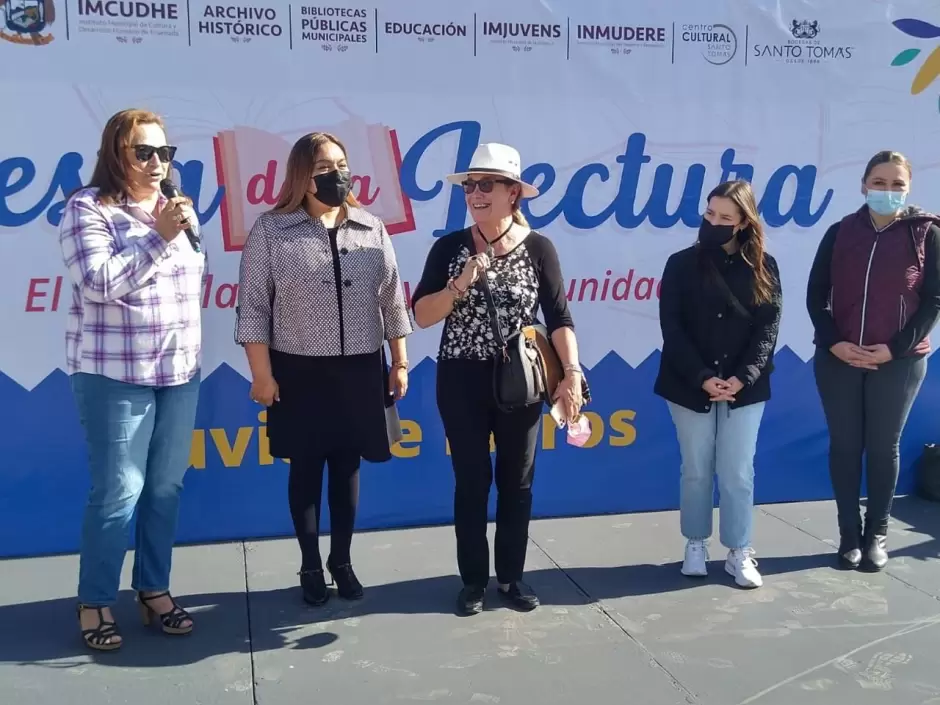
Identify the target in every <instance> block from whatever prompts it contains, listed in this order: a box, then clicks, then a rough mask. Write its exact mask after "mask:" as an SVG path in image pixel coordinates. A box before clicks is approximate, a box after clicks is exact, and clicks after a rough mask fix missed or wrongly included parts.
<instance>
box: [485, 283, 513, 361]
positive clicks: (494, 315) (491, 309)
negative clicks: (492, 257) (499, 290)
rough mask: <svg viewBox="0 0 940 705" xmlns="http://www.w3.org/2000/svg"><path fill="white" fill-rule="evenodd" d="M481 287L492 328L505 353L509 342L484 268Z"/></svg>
mask: <svg viewBox="0 0 940 705" xmlns="http://www.w3.org/2000/svg"><path fill="white" fill-rule="evenodd" d="M480 287H481V288H482V289H483V298H484V299H485V300H486V313H487V315H488V317H489V319H490V328H492V329H493V335H494V336H495V337H496V342H497V343H499V347H500V349H501V350H502V351H503V354H505V352H506V347H507V345H508V343H507V342H506V338H505V337H504V336H503V331H502V328H501V327H500V325H499V312H498V311H497V310H496V302H495V301H494V300H493V292H492V291H491V290H490V282H489V278H488V277H487V275H486V270H483V272H482V274H481V275H480Z"/></svg>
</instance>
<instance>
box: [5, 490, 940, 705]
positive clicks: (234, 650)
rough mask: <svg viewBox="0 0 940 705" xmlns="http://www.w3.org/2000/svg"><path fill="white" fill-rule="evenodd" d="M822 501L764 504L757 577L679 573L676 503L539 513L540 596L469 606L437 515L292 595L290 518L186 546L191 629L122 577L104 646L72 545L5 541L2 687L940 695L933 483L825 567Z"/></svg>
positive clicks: (244, 702) (110, 694)
mask: <svg viewBox="0 0 940 705" xmlns="http://www.w3.org/2000/svg"><path fill="white" fill-rule="evenodd" d="M834 515H835V510H834V507H833V506H832V504H831V503H828V502H821V503H810V504H791V505H774V506H763V507H761V508H759V509H758V510H757V517H756V523H755V548H756V549H757V551H758V555H757V558H758V561H759V563H760V569H761V571H762V573H763V574H764V577H765V584H764V587H763V588H761V589H759V590H742V589H739V588H737V587H735V586H734V584H733V581H732V580H731V578H730V576H728V575H726V574H725V573H724V570H723V559H724V553H725V552H724V550H723V549H722V548H721V547H720V546H719V545H718V544H717V541H716V542H713V545H712V559H713V561H712V563H711V565H710V576H709V577H708V578H707V579H697V580H696V579H689V578H685V577H683V576H681V575H680V574H679V570H678V568H679V559H680V558H681V552H682V545H683V544H682V539H681V538H680V537H679V536H678V517H677V516H676V514H675V513H673V512H664V513H651V514H632V515H625V516H604V517H589V518H578V519H556V520H546V521H538V522H535V523H533V526H532V529H531V542H530V545H529V559H528V571H529V572H528V581H529V582H530V583H531V584H532V586H533V587H534V588H535V589H536V590H537V592H538V593H539V595H540V597H541V599H542V603H543V606H542V607H541V608H540V609H539V610H537V611H535V612H533V613H529V614H521V613H518V612H515V611H512V610H510V609H507V608H505V607H503V606H501V605H500V604H499V603H498V602H497V600H495V599H491V600H490V601H489V602H488V605H487V611H486V612H484V613H483V614H481V615H478V616H475V617H471V618H460V617H457V616H455V615H454V614H453V612H452V606H453V602H454V597H455V595H456V592H457V590H458V589H459V581H458V579H457V577H456V574H455V564H454V545H453V529H452V527H439V528H428V529H416V530H407V531H389V532H377V533H369V534H360V535H358V536H357V537H356V540H355V543H354V547H353V553H354V560H355V565H356V568H357V571H358V573H359V576H360V578H361V579H362V582H363V583H364V584H365V585H366V590H367V594H366V598H365V599H364V600H362V601H361V602H358V603H344V602H342V601H340V600H338V599H336V598H335V597H334V599H333V600H331V601H330V603H329V604H328V605H327V606H325V607H322V608H311V607H307V606H306V605H304V604H303V603H302V602H300V599H299V594H298V590H297V588H296V584H297V583H296V581H297V576H296V572H297V561H298V554H297V550H296V547H295V544H294V542H293V540H272V541H258V542H245V543H241V542H238V543H228V544H217V545H210V546H186V547H181V548H179V549H177V551H176V553H175V564H174V591H175V592H176V593H177V594H178V595H179V597H180V602H181V603H182V604H183V605H184V606H186V607H187V608H189V609H190V610H191V611H192V612H193V614H194V617H195V619H196V621H197V630H196V632H194V633H193V634H192V635H191V636H189V637H183V638H179V637H167V636H164V635H162V634H161V633H159V632H158V631H157V630H155V629H144V628H143V626H142V625H141V623H140V621H139V618H138V615H137V611H136V609H135V605H134V603H133V597H132V595H131V593H130V592H126V593H122V597H121V604H120V605H119V606H118V608H117V609H116V614H117V616H118V618H119V620H120V622H121V625H122V627H123V632H124V637H125V645H124V648H123V649H122V650H121V651H120V652H117V653H111V654H94V653H91V652H89V651H87V650H86V649H85V648H84V646H83V645H82V642H81V640H80V638H79V636H78V629H77V622H76V618H75V613H74V598H73V597H72V594H73V592H74V587H75V576H76V569H77V559H76V557H74V556H61V557H50V558H38V559H28V560H10V561H0V692H2V696H0V702H3V703H11V704H14V703H15V705H39V704H42V705H46V704H52V703H55V704H56V705H61V704H62V703H66V704H68V705H86V704H88V705H92V704H94V705H99V704H100V705H109V704H111V703H134V705H150V704H151V703H153V705H157V704H158V703H160V704H161V705H162V704H164V703H173V704H174V705H190V704H206V705H208V704H215V703H219V704H223V703H224V704H226V705H227V704H229V703H231V704H233V705H234V704H237V705H253V704H254V703H259V704H261V705H281V704H282V703H283V704H285V705H288V704H290V705H293V704H295V703H322V702H333V703H342V704H343V705H358V704H360V703H363V704H365V703H368V704H370V705H372V704H375V703H404V702H431V703H492V704H499V705H509V704H510V703H512V704H515V703H518V704H519V705H532V704H534V703H539V704H540V705H542V704H545V705H548V704H550V703H566V704H570V703H585V705H587V704H588V703H590V704H591V705H605V704H607V703H611V704H613V703H624V702H630V703H641V704H642V705H673V704H676V703H708V704H709V705H745V704H747V703H760V704H761V705H784V704H787V705H790V704H791V703H793V702H799V703H800V705H816V704H817V703H818V704H820V705H821V704H823V703H825V704H826V705H840V704H842V703H846V704H848V703H851V704H852V705H866V704H867V703H885V702H892V703H894V705H906V704H908V703H911V704H914V703H916V704H918V705H927V704H928V703H936V704H938V705H940V648H937V644H940V603H938V598H940V561H938V560H937V554H938V548H937V546H938V545H937V540H936V538H935V537H936V536H938V531H940V505H934V504H928V503H925V502H921V501H918V500H913V499H900V500H898V501H897V503H896V508H895V519H894V521H893V523H892V525H891V534H890V537H889V548H890V549H891V553H892V561H891V564H890V567H889V569H888V570H887V571H885V572H884V573H881V574H876V575H871V574H864V573H859V572H841V571H838V570H835V569H834V567H833V558H834V549H833V543H834V540H835V538H836V537H835V528H834V527H835V523H834ZM716 518H717V517H716ZM716 528H717V521H716ZM491 535H492V529H491ZM324 544H325V545H324V548H326V545H327V544H328V538H325V539H324ZM324 555H326V551H324ZM130 562H131V561H130V556H129V557H128V560H127V562H126V564H125V568H126V570H125V581H124V585H125V587H126V586H127V585H129V578H128V576H127V575H126V571H127V569H129V567H130Z"/></svg>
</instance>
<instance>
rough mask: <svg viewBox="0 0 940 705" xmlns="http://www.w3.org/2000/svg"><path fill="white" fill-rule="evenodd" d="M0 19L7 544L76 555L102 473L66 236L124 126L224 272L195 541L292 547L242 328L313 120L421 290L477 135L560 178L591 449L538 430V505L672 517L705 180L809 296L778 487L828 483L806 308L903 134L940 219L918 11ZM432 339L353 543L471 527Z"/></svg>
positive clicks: (574, 10)
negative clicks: (81, 366) (274, 217)
mask: <svg viewBox="0 0 940 705" xmlns="http://www.w3.org/2000/svg"><path fill="white" fill-rule="evenodd" d="M0 21H2V26H0V66H3V69H2V72H0V90H2V95H3V106H4V110H2V111H0V261H2V262H3V264H4V267H5V274H4V276H3V277H2V278H0V315H2V331H3V334H2V338H0V555H3V556H16V555H30V554H41V553H49V552H62V551H73V550H75V549H76V548H77V546H78V538H79V533H80V525H81V518H82V512H83V508H84V501H85V497H86V493H87V490H88V484H89V482H88V476H87V470H86V460H85V451H84V444H83V439H82V434H81V429H80V427H79V425H78V421H77V417H76V412H75V408H74V404H73V401H72V397H71V393H70V389H69V382H68V378H67V376H66V374H65V373H64V372H63V371H62V368H63V367H64V362H65V359H64V355H65V343H64V330H65V318H66V309H67V306H68V301H69V298H70V291H69V281H68V278H67V273H66V271H65V269H64V267H63V265H62V261H61V255H60V251H59V246H58V229H57V226H58V224H59V220H60V217H61V211H62V205H63V198H64V194H66V193H68V192H70V191H71V190H72V189H73V188H75V187H77V186H79V185H80V184H81V183H82V182H83V180H85V179H87V178H88V177H89V176H90V174H91V170H92V168H93V165H94V161H95V154H96V150H97V148H98V140H99V137H100V132H101V129H102V127H103V125H104V123H105V121H106V119H107V118H108V117H109V116H110V115H111V114H113V113H114V112H116V111H118V110H120V109H123V108H126V107H143V108H148V109H152V110H154V111H157V112H159V113H160V114H162V115H164V116H166V119H167V121H168V126H169V130H170V139H171V141H172V142H173V143H174V144H177V145H179V152H178V154H177V159H178V161H177V163H176V165H175V166H176V168H177V170H178V178H179V179H180V180H181V183H182V188H183V190H184V191H185V192H186V193H188V194H189V195H191V196H192V197H193V199H194V201H195V202H196V205H197V210H198V212H199V216H200V219H201V221H202V223H203V230H204V233H205V237H204V239H205V248H206V250H207V251H208V253H209V258H210V269H211V276H210V278H209V282H208V287H207V290H206V292H205V298H204V311H205V338H204V340H205V355H204V358H205V369H204V380H205V381H204V384H203V388H202V395H201V400H200V406H199V412H198V420H197V428H196V430H195V432H194V434H193V439H192V452H191V456H190V462H191V465H192V467H191V469H190V471H189V473H188V475H187V478H186V489H185V492H184V500H183V508H182V516H181V522H180V529H179V539H180V540H181V541H202V540H215V539H232V538H240V537H258V536H274V535H285V534H290V533H291V532H292V529H291V523H290V518H289V514H288V509H287V490H286V478H287V470H288V466H287V464H285V463H284V462H282V461H280V460H274V459H272V458H271V456H270V455H269V453H268V449H267V440H266V435H265V413H264V411H263V410H262V409H261V408H260V407H259V406H258V405H256V404H253V403H252V402H251V401H250V400H249V399H248V387H249V383H248V381H247V377H248V368H247V364H246V361H245V357H244V353H243V351H242V350H241V349H240V348H239V347H238V346H236V345H235V344H234V343H233V327H234V303H235V299H236V291H237V287H236V285H237V275H238V264H239V257H240V250H241V248H242V245H243V243H244V241H245V236H246V233H247V231H248V230H249V229H250V227H251V225H252V223H253V221H254V219H255V218H256V217H257V215H258V214H259V213H261V212H262V211H263V210H264V209H266V208H268V207H269V206H270V205H271V204H272V203H273V200H274V198H275V195H276V193H277V190H278V188H279V186H280V183H281V179H282V178H283V174H284V165H285V162H286V158H287V154H288V151H289V149H290V146H291V144H292V143H293V141H294V140H295V139H296V138H297V137H299V136H300V135H302V134H304V133H306V132H309V131H312V130H329V131H332V132H334V133H336V134H337V135H339V136H340V137H341V138H342V139H343V140H345V141H346V143H347V145H348V147H349V151H350V162H351V166H352V168H353V170H354V172H355V174H356V193H357V195H358V196H359V198H360V200H362V201H363V202H364V203H365V204H367V206H368V207H369V208H370V209H371V210H372V212H374V213H375V214H377V215H379V216H380V217H382V218H383V219H384V220H385V222H386V223H387V225H388V229H389V232H390V233H392V235H393V242H394V245H395V249H396V252H397V255H398V258H399V261H400V264H401V270H402V274H403V278H404V281H405V286H406V289H407V291H406V293H410V291H412V290H413V289H414V286H415V284H416V282H417V279H418V277H419V276H420V272H421V269H422V265H423V263H424V258H425V255H426V253H427V251H428V249H429V247H430V246H431V244H432V243H433V241H434V239H435V238H436V237H439V236H440V235H442V234H444V233H446V232H448V231H451V230H454V229H457V228H460V227H463V226H464V225H465V223H467V222H469V221H468V215H467V212H466V208H465V206H464V201H463V196H462V194H461V193H460V191H459V190H458V189H457V188H452V187H450V186H449V185H446V184H445V183H444V182H443V181H442V179H443V177H444V175H445V174H447V173H449V172H452V171H455V170H459V169H461V168H464V167H465V166H466V165H467V164H468V162H469V158H470V155H471V153H472V152H473V150H474V148H475V147H476V146H477V144H478V143H479V142H481V141H501V142H507V143H509V144H512V145H514V146H515V147H517V148H518V149H519V150H520V152H521V154H522V157H523V162H524V166H525V175H526V176H527V177H528V178H530V179H533V180H534V182H535V183H536V184H538V185H539V186H540V188H541V189H542V195H541V196H540V197H539V198H537V199H535V200H534V201H532V202H530V203H529V204H528V210H527V215H528V217H529V219H530V221H531V222H532V224H533V226H534V227H536V228H538V229H539V230H540V231H542V232H543V233H545V234H546V235H547V236H549V237H550V238H551V239H552V240H553V241H554V243H555V245H556V247H557V248H558V251H559V253H560V256H561V261H562V265H563V270H564V275H565V277H566V278H567V280H568V282H569V289H568V294H569V298H570V300H571V305H572V308H573V313H574V316H575V320H576V324H577V331H578V339H579V343H580V346H581V351H582V356H583V361H584V363H585V364H586V366H587V367H588V370H589V371H588V375H589V378H590V381H591V383H592V386H593V389H594V391H595V396H596V399H595V401H594V403H593V404H592V405H591V407H590V411H589V414H590V418H591V421H592V423H593V428H594V435H593V437H592V438H591V440H590V442H589V444H588V446H589V447H587V448H584V449H577V448H574V447H571V446H568V445H567V444H566V442H565V437H564V434H563V433H560V432H558V431H556V430H554V429H553V428H552V424H551V422H550V421H549V420H548V417H547V416H546V422H545V424H544V426H543V429H542V431H543V432H542V435H541V438H540V441H539V446H540V454H539V457H538V463H537V471H536V481H535V511H536V513H537V514H538V515H539V516H558V515H577V514H593V513H603V512H632V511H642V510H656V509H672V508H676V507H677V504H678V473H679V456H678V448H677V445H676V441H675V434H674V431H673V427H672V424H671V422H670V419H669V414H668V412H667V409H666V406H665V404H664V403H663V402H662V401H661V400H660V399H658V398H657V397H655V396H654V395H653V393H652V385H653V380H654V378H655V375H656V371H657V367H658V363H659V356H660V352H659V348H660V346H661V336H660V331H659V324H658V320H657V301H658V293H659V278H660V273H661V271H662V268H663V264H664V262H665V259H666V257H667V256H668V255H669V254H670V253H672V252H674V251H676V250H678V249H681V248H683V247H685V246H687V245H688V244H690V243H691V242H692V241H693V240H694V237H695V232H696V228H697V225H698V223H699V222H700V219H701V213H702V212H703V210H704V200H705V195H706V194H707V193H708V191H709V190H710V189H711V188H712V187H713V186H714V185H715V184H717V183H719V182H720V181H722V180H725V179H728V178H736V177H743V178H747V179H751V180H752V181H753V183H754V186H755V188H756V191H757V193H758V196H759V198H760V208H761V213H762V216H763V218H764V220H765V221H766V224H767V226H768V235H769V249H770V251H771V252H772V253H773V254H774V255H775V256H776V257H777V259H778V261H779V263H780V267H781V270H782V276H783V279H784V292H785V296H784V299H785V300H784V314H783V322H782V326H781V331H780V340H779V350H778V360H777V369H776V372H775V373H774V376H773V390H774V398H773V400H772V402H771V403H770V404H769V406H768V408H767V412H766V416H765V420H764V424H763V427H762V429H761V434H760V441H759V447H758V453H757V461H756V462H757V480H756V493H757V500H758V501H759V502H781V501H793V500H810V499H820V498H828V497H830V493H831V491H830V486H829V480H828V474H827V464H826V454H827V436H826V431H825V425H824V423H823V417H822V412H821V408H820V404H819V401H818V398H817V395H816V390H815V385H814V379H813V371H812V364H811V356H812V352H813V346H812V330H811V327H810V324H809V320H808V317H807V315H806V311H805V304H804V297H805V282H806V276H807V272H808V270H809V267H810V263H811V261H812V258H813V255H814V253H815V250H816V246H817V243H818V241H819V238H820V237H821V236H822V234H823V232H824V231H825V229H826V228H827V227H828V226H829V225H830V224H831V223H833V222H835V221H836V220H838V219H839V218H841V217H842V216H843V215H845V214H846V213H848V212H851V211H853V210H855V209H857V208H858V207H859V206H860V205H861V203H862V196H861V194H860V192H859V187H860V178H861V174H862V169H863V166H864V164H865V162H866V161H867V160H868V158H869V157H870V156H871V155H872V154H873V153H874V152H876V151H878V150H881V149H895V150H900V151H902V152H904V153H906V154H907V155H908V156H909V157H910V158H911V160H912V161H913V164H914V179H913V193H912V199H911V200H912V201H913V202H915V203H917V204H919V205H921V206H923V207H925V208H927V209H928V210H933V211H937V210H940V202H938V199H940V195H938V194H940V175H938V173H937V167H938V165H940V139H938V137H940V109H938V108H940V104H938V94H940V81H935V79H936V77H937V74H938V73H940V9H936V8H933V9H931V8H930V7H929V4H928V3H924V2H916V1H910V2H884V1H882V0H877V1H876V0H825V1H823V0H817V1H814V2H810V1H805V2H801V1H799V0H749V1H748V2H742V1H741V0H723V1H722V0H710V1H709V2H707V3H704V2H700V1H698V0H643V1H642V2H640V1H639V0H637V1H635V2H630V3H624V2H621V1H620V0H592V2H590V3H583V2H578V1H577V0H556V2H553V3H540V2H536V0H518V1H517V2H512V3H507V2H502V1H498V0H481V1H480V2H476V3H470V4H458V3H442V2H432V1H431V0H411V2H408V3H401V2H393V1H392V0H371V2H364V3H361V4H360V3H357V2H349V1H348V0H335V2H331V3H327V4H310V5H308V4H303V3H288V2H287V0H268V2H266V3H260V2H259V3H251V2H250V1H249V0H242V1H237V0H220V2H219V3H210V2H208V1H207V0H190V1H188V2H182V1H181V0H172V1H171V0H166V1H160V0H153V1H152V2H131V1H130V0H119V1H115V0H0ZM439 336H440V328H439V327H438V328H435V329H432V330H424V331H418V332H416V334H415V335H414V336H412V337H411V338H410V339H409V342H408V346H409V357H410V359H411V361H412V363H413V365H414V368H413V370H412V373H411V390H410V393H409V395H408V397H407V398H406V399H405V400H404V402H403V403H402V405H401V414H402V417H403V419H404V427H405V439H404V440H403V441H402V442H401V443H400V444H399V445H398V446H397V447H396V449H395V456H396V457H395V459H394V460H393V461H392V462H390V463H387V464H383V465H374V466H366V467H364V469H363V479H362V498H361V509H360V514H359V519H358V526H359V527H361V528H377V527H395V526H406V525H418V524H427V523H446V522H450V521H451V518H452V491H453V480H452V474H451V470H450V459H449V457H448V455H447V446H446V442H445V439H444V435H443V431H442V428H441V424H440V421H439V419H438V415H437V411H436V407H435V395H434V377H435V357H436V351H437V343H438V339H439ZM938 401H940V371H937V369H935V367H933V366H932V367H931V369H930V372H929V374H928V378H927V382H926V384H925V386H924V389H923V392H922V394H921V396H920V398H919V400H918V401H917V404H916V406H915V408H914V411H913V414H912V416H911V419H910V423H909V426H908V429H907V432H906V434H905V436H904V442H903V448H902V463H903V471H902V477H901V482H900V488H899V490H900V491H901V492H907V491H909V490H910V489H911V480H912V472H911V468H912V465H913V463H914V462H915V461H916V459H917V456H918V455H919V451H920V448H921V447H922V445H923V444H924V443H928V442H933V441H935V440H937V439H938V436H940V423H938V421H937V413H936V412H937V409H938ZM324 403H329V400H324ZM494 494H495V490H494ZM324 504H325V503H324ZM833 520H834V519H833ZM323 521H324V524H323V526H324V528H326V527H328V521H329V517H328V513H327V514H326V515H325V516H324V520H323ZM676 531H677V532H678V526H676ZM755 540H756V542H757V545H758V546H759V544H760V536H757V537H756V539H755Z"/></svg>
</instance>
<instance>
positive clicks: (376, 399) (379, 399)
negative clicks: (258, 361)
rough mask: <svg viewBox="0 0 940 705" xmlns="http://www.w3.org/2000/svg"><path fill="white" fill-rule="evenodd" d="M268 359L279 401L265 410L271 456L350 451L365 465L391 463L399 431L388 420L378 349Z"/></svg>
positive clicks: (389, 400)
mask: <svg viewBox="0 0 940 705" xmlns="http://www.w3.org/2000/svg"><path fill="white" fill-rule="evenodd" d="M270 354H271V372H272V373H273V375H274V379H275V380H276V381H277V384H278V388H279V390H280V398H281V400H280V401H276V402H274V405H273V406H271V407H270V408H268V440H269V443H270V451H271V455H273V456H274V457H275V458H298V457H304V456H309V455H317V456H326V455H329V454H330V453H332V452H336V451H344V452H349V451H354V452H358V453H359V456H360V457H361V458H363V459H364V460H366V461H368V462H370V463H381V462H385V461H388V460H391V458H392V453H391V444H393V443H394V442H395V441H396V440H398V439H399V438H400V429H397V428H392V427H393V426H394V421H391V422H390V420H389V419H390V418H391V419H397V415H396V413H395V411H396V410H395V407H394V397H392V395H391V394H389V392H388V379H389V375H388V367H387V366H386V363H385V350H384V348H380V349H379V350H377V351H375V352H374V353H370V354H368V355H345V356H343V355H337V356H322V357H314V356H308V355H290V354H287V353H283V352H279V351H277V350H273V349H272V350H271V351H270ZM396 431H398V433H396Z"/></svg>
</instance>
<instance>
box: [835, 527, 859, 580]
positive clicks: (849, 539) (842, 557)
mask: <svg viewBox="0 0 940 705" xmlns="http://www.w3.org/2000/svg"><path fill="white" fill-rule="evenodd" d="M861 562H862V532H861V530H859V529H852V530H849V531H844V532H842V535H841V538H840V540H839V568H841V569H842V570H855V569H856V568H858V566H859V564H860V563H861Z"/></svg>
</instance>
